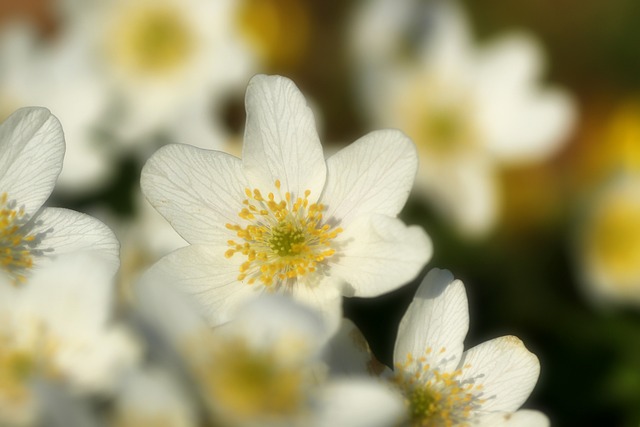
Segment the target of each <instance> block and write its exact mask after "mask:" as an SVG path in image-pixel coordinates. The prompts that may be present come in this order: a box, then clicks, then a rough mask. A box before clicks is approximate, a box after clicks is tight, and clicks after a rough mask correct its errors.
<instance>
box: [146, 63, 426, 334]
mask: <svg viewBox="0 0 640 427" xmlns="http://www.w3.org/2000/svg"><path fill="white" fill-rule="evenodd" d="M246 108H247V123H246V131H245V136H244V146H243V158H242V160H240V159H238V158H236V157H234V156H231V155H229V154H226V153H222V152H217V151H206V150H201V149H197V148H194V147H191V146H188V145H169V146H166V147H163V148H162V149H160V150H159V151H158V152H157V153H156V154H154V155H153V156H152V157H151V159H149V161H148V162H147V163H146V165H145V167H144V168H143V171H142V178H141V186H142V190H143V192H144V194H145V195H146V196H147V198H148V199H149V201H150V202H151V204H152V205H153V206H155V207H156V208H157V209H158V210H159V211H160V213H161V214H162V215H163V216H164V217H165V218H167V220H168V221H169V222H170V223H171V224H172V225H173V227H174V228H175V229H176V231H178V233H179V234H180V235H181V236H182V237H183V238H184V239H185V240H187V241H188V242H189V243H190V244H191V245H190V246H188V247H186V248H182V249H178V250H177V251H175V252H173V253H171V254H169V255H168V256H166V257H164V258H163V259H161V260H160V261H159V262H158V263H157V264H156V265H155V266H154V267H152V268H151V271H150V272H149V274H161V275H163V276H169V277H173V278H174V283H176V284H177V285H179V286H181V287H182V288H183V289H184V290H185V291H187V292H188V293H191V294H193V295H195V296H196V297H197V298H198V299H199V301H200V302H201V303H202V305H203V307H204V308H205V314H206V316H207V317H208V319H209V321H210V322H211V323H212V324H214V325H216V324H219V323H222V322H225V321H227V320H229V318H230V316H231V315H232V312H233V311H234V309H235V307H236V306H238V304H240V303H241V302H243V301H245V300H247V299H248V298H252V297H254V296H256V295H257V294H259V293H262V292H264V291H272V292H282V293H287V294H290V295H292V296H293V297H294V298H296V299H297V300H299V301H301V302H303V303H305V304H307V305H310V306H314V307H316V308H318V309H320V310H322V311H323V312H324V313H325V315H326V316H327V317H328V318H331V320H330V323H331V324H332V325H334V326H337V323H338V321H339V318H340V312H341V300H340V295H347V296H360V297H374V296H377V295H380V294H383V293H385V292H388V291H391V290H393V289H396V288H397V287H399V286H400V285H402V284H404V283H407V282H408V281H410V280H412V279H413V278H414V277H415V276H416V275H417V274H418V272H419V271H420V269H421V268H422V267H423V265H424V264H425V262H426V261H427V260H428V259H429V258H430V256H431V241H430V239H429V237H428V236H427V235H426V233H425V232H424V230H422V229H421V228H419V227H416V226H411V227H407V226H406V225H404V224H403V223H402V222H401V221H400V220H399V219H397V217H396V216H397V215H398V213H399V212H400V210H401V209H402V207H403V206H404V204H405V202H406V200H407V197H408V195H409V191H410V189H411V186H412V184H413V180H414V176H415V173H416V168H417V158H416V154H415V147H414V145H413V143H412V142H411V141H410V140H409V139H408V138H407V137H406V136H405V135H404V134H402V133H401V132H399V131H393V130H383V131H377V132H372V133H370V134H368V135H366V136H364V137H362V138H360V139H359V140H358V141H356V142H355V143H353V144H351V145H350V146H348V147H347V148H345V149H343V150H341V151H340V152H338V153H336V154H335V155H333V156H331V157H330V158H328V159H327V160H325V159H324V157H323V153H322V147H321V145H320V140H319V138H318V134H317V132H316V127H315V124H314V119H313V115H312V112H311V110H310V109H309V108H308V107H307V105H306V102H305V99H304V97H303V96H302V94H301V93H300V91H299V90H298V89H297V87H296V86H295V85H294V84H293V83H292V82H291V81H290V80H288V79H286V78H283V77H279V76H271V77H269V76H264V75H259V76H256V77H254V78H253V79H252V80H251V82H250V84H249V87H248V89H247V94H246ZM330 329H332V328H330Z"/></svg>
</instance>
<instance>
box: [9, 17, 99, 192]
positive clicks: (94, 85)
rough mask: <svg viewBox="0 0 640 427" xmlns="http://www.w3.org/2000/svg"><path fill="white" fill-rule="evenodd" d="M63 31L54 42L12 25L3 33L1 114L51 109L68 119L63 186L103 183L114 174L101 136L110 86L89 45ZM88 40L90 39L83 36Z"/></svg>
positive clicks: (75, 187) (77, 187)
mask: <svg viewBox="0 0 640 427" xmlns="http://www.w3.org/2000/svg"><path fill="white" fill-rule="evenodd" d="M71 36H72V35H67V34H65V37H66V38H64V37H61V38H60V39H59V40H57V41H56V42H55V43H54V42H51V43H48V44H45V43H43V42H42V41H41V40H38V36H37V34H36V32H35V29H33V28H30V27H28V26H17V25H14V26H12V27H9V28H8V29H6V30H5V31H4V32H3V33H2V34H1V38H0V95H1V96H0V119H4V118H6V117H7V116H8V115H9V114H10V113H11V112H12V111H13V110H15V109H17V108H19V107H26V106H32V105H38V106H43V107H47V108H49V109H50V110H51V111H53V112H54V113H55V114H56V116H57V117H59V118H60V120H62V122H63V123H64V130H65V139H66V142H67V152H66V159H65V167H64V168H63V171H62V173H61V174H60V180H59V185H60V188H61V189H63V190H65V191H76V192H77V191H85V190H89V189H92V188H95V187H97V186H100V185H101V184H102V183H104V182H105V180H106V179H107V178H108V177H109V176H110V173H111V166H112V165H111V161H110V159H109V155H110V152H109V151H108V150H105V149H104V148H105V147H103V146H102V145H101V144H100V142H99V138H98V134H97V127H98V125H99V124H100V121H101V120H102V119H103V116H104V114H105V113H106V109H107V101H108V99H109V88H108V87H107V86H106V85H105V84H104V79H102V78H101V77H100V74H99V73H98V72H97V70H96V69H95V66H96V65H97V64H92V63H90V62H89V61H87V58H86V47H85V46H84V45H83V44H81V43H79V42H75V40H73V41H74V43H72V42H71V41H72V40H69V38H70V37H71ZM83 41H85V42H86V40H83Z"/></svg>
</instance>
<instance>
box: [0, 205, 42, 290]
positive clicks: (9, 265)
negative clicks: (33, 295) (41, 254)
mask: <svg viewBox="0 0 640 427" xmlns="http://www.w3.org/2000/svg"><path fill="white" fill-rule="evenodd" d="M14 205H15V203H14V202H10V201H9V198H8V195H7V193H2V195H0V267H2V268H3V269H4V270H5V271H6V272H8V273H9V275H10V276H11V277H12V278H13V281H14V284H22V283H24V282H25V281H26V276H25V273H26V271H27V270H28V269H30V268H31V267H32V266H33V254H32V250H31V248H32V246H33V243H34V241H35V235H32V234H28V233H25V232H24V229H23V227H24V225H25V224H26V223H27V222H28V220H29V218H28V216H27V215H26V214H25V211H24V209H23V208H17V209H16V207H15V206H14Z"/></svg>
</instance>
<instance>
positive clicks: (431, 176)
mask: <svg viewBox="0 0 640 427" xmlns="http://www.w3.org/2000/svg"><path fill="white" fill-rule="evenodd" d="M366 5H367V6H366V7H365V9H364V10H363V11H362V14H360V15H358V16H359V18H360V19H359V20H358V21H357V22H356V25H354V27H355V28H356V30H355V31H354V37H353V38H354V45H355V52H354V57H356V58H358V59H359V62H360V71H361V72H360V73H359V74H358V78H359V83H360V86H361V89H362V100H363V105H364V110H365V111H366V112H367V113H368V114H369V116H370V117H371V119H372V120H373V121H374V123H376V125H379V126H385V127H397V128H400V129H403V130H404V131H405V132H407V134H408V135H409V136H410V137H411V138H412V139H413V141H414V142H415V143H416V145H417V147H418V153H419V156H420V170H419V172H418V180H417V187H418V189H419V190H421V191H420V194H421V195H422V196H424V197H425V198H426V199H427V200H428V201H430V202H432V203H434V206H435V207H436V208H437V209H438V210H439V211H440V212H441V214H443V215H444V216H446V217H447V218H449V219H450V220H451V222H452V223H453V224H454V225H455V226H456V227H457V228H458V229H459V230H460V231H461V232H463V233H464V234H467V235H469V236H479V235H482V234H485V233H487V232H488V231H490V230H491V228H492V227H493V226H494V225H495V223H496V221H497V219H498V217H499V214H500V199H501V196H500V191H499V185H498V172H499V170H500V167H501V166H505V165H520V164H522V163H526V162H533V161H540V160H543V159H545V158H548V157H549V156H551V155H553V154H554V153H555V152H557V151H558V150H559V149H560V148H561V147H562V146H563V143H564V142H565V140H566V138H567V136H568V133H569V131H570V130H571V128H572V125H573V122H574V116H575V111H574V110H575V108H574V104H573V102H572V99H571V98H570V97H569V96H568V95H567V94H566V93H565V91H563V90H561V89H558V88H551V87H543V86H541V85H540V82H539V80H540V76H541V74H542V69H543V56H542V53H541V47H540V45H539V43H538V41H537V40H536V39H535V38H534V37H533V36H531V35H529V34H526V33H524V32H518V33H515V32H514V33H509V34H506V35H504V36H501V37H500V38H498V39H496V40H494V41H492V42H490V43H488V44H486V45H484V46H482V47H480V48H478V47H476V46H474V41H473V37H472V35H471V34H470V29H469V24H468V22H467V20H466V19H465V16H464V14H463V12H462V10H461V9H460V8H459V7H458V6H457V5H456V3H455V2H449V1H442V2H430V3H427V4H425V3H424V2H420V1H417V0H401V1H395V0H374V1H371V2H367V3H366ZM408 29H409V30H408ZM403 32H404V33H403ZM411 36H413V38H412V37H411ZM408 52H409V55H407V53H408Z"/></svg>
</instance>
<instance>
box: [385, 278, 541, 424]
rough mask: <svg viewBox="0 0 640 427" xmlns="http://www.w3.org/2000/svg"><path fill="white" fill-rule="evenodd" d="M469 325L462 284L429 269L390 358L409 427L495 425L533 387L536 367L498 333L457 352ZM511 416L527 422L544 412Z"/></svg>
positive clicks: (517, 345) (518, 346)
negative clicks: (401, 393) (404, 401)
mask: <svg viewBox="0 0 640 427" xmlns="http://www.w3.org/2000/svg"><path fill="white" fill-rule="evenodd" d="M468 328H469V312H468V307H467V297H466V294H465V289H464V285H463V284H462V282H461V281H459V280H454V279H453V276H452V275H451V273H450V272H448V271H446V270H438V269H434V270H431V271H430V272H429V274H427V276H426V278H425V279H424V281H423V282H422V284H421V285H420V288H419V289H418V291H417V293H416V296H415V298H414V300H413V302H412V303H411V305H410V306H409V308H408V310H407V312H406V314H405V315H404V317H403V319H402V321H401V322H400V327H399V330H398V337H397V339H396V345H395V349H394V356H393V357H394V365H395V370H394V374H393V380H394V382H395V383H396V384H397V386H398V387H399V388H400V389H401V390H402V391H403V393H404V395H405V399H406V402H407V404H408V406H409V411H410V414H411V419H412V420H411V425H413V426H427V425H428V426H452V425H455V426H471V425H484V426H487V427H488V426H495V425H499V424H500V423H498V420H503V419H504V420H505V421H506V420H508V419H509V418H510V417H513V415H510V414H511V413H513V412H515V411H516V410H517V409H518V408H519V407H520V406H521V405H522V404H523V403H524V401H525V400H526V399H527V397H528V396H529V394H530V393H531V391H532V390H533V387H534V386H535V383H536V381H537V379H538V374H539V371H540V365H539V363H538V359H537V358H536V356H535V355H533V354H532V353H530V352H529V351H528V350H527V349H526V348H525V347H524V345H523V344H522V341H520V340H519V339H518V338H516V337H514V336H505V337H501V338H496V339H493V340H490V341H487V342H485V343H482V344H480V345H478V346H476V347H473V348H471V349H469V350H466V351H464V352H463V341H464V338H465V336H466V334H467V330H468ZM516 414H517V413H516ZM536 414H537V413H536ZM540 415H541V414H540ZM516 419H522V420H523V424H522V425H526V423H524V421H527V420H529V419H534V420H535V419H537V420H541V419H542V420H545V419H546V417H544V416H541V417H540V416H539V415H535V414H534V415H532V416H531V415H526V414H525V415H517V416H516ZM504 425H520V424H519V423H514V424H510V423H507V424H504ZM534 425H545V424H543V423H541V424H534Z"/></svg>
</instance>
